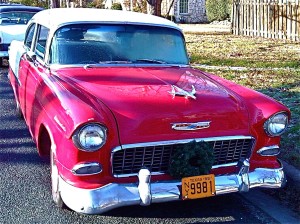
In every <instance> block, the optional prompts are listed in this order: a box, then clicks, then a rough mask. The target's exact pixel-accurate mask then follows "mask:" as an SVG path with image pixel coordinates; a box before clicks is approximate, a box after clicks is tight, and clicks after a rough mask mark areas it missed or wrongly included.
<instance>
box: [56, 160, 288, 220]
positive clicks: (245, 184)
mask: <svg viewBox="0 0 300 224" xmlns="http://www.w3.org/2000/svg"><path fill="white" fill-rule="evenodd" d="M239 166H240V172H239V173H238V174H232V175H224V176H216V177H215V183H216V195H221V194H227V193H232V192H247V191H249V189H250V188H254V187H265V188H280V187H282V186H283V185H284V184H285V182H286V179H285V175H284V172H283V168H282V167H281V168H278V169H266V168H257V169H255V170H254V171H252V172H249V163H248V161H247V160H245V161H244V162H242V163H241V164H240V165H239ZM138 177H139V183H129V184H117V183H111V184H108V185H105V186H103V187H101V188H97V189H81V188H76V187H74V186H72V185H70V184H68V183H66V182H65V181H64V180H63V179H62V178H60V179H59V181H60V182H59V188H60V193H61V197H62V199H63V201H64V203H65V204H66V205H67V206H68V207H69V208H70V209H72V210H74V211H76V212H79V213H85V214H101V213H103V212H106V211H109V210H111V209H114V208H117V207H121V206H129V205H149V204H151V203H160V202H168V201H175V200H181V192H180V186H181V181H159V182H153V183H152V182H151V181H150V177H151V173H150V171H149V170H148V169H141V170H140V172H139V174H138Z"/></svg>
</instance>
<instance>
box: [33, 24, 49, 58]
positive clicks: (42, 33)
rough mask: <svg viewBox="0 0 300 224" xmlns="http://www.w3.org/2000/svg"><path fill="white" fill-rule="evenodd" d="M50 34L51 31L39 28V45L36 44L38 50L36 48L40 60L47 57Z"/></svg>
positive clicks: (42, 27)
mask: <svg viewBox="0 0 300 224" xmlns="http://www.w3.org/2000/svg"><path fill="white" fill-rule="evenodd" d="M48 34H49V29H48V28H46V27H44V26H40V27H39V32H38V37H37V43H36V48H35V51H34V52H35V53H36V55H37V56H39V57H40V58H42V59H44V56H45V48H46V42H47V38H48Z"/></svg>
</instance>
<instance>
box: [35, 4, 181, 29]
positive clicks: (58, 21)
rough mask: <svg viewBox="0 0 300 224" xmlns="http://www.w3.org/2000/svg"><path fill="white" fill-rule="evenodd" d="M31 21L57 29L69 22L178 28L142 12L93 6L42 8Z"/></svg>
mask: <svg viewBox="0 0 300 224" xmlns="http://www.w3.org/2000/svg"><path fill="white" fill-rule="evenodd" d="M32 22H36V23H39V24H41V25H43V26H45V27H48V28H49V29H51V30H52V29H57V28H58V27H61V26H63V25H66V24H70V23H82V22H87V23H90V22H99V23H109V24H120V23H121V24H122V23H123V24H145V25H156V26H166V27H172V28H175V29H179V30H180V28H179V27H178V26H177V25H176V24H175V23H173V22H171V21H169V20H167V19H164V18H161V17H157V16H153V15H148V14H143V13H136V12H129V11H121V10H108V9H95V8H55V9H48V10H43V11H41V12H39V13H37V14H35V15H34V17H33V18H32Z"/></svg>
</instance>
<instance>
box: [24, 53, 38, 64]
mask: <svg viewBox="0 0 300 224" xmlns="http://www.w3.org/2000/svg"><path fill="white" fill-rule="evenodd" d="M26 59H27V60H28V61H30V62H35V61H36V54H35V53H34V52H33V51H28V52H27V53H26Z"/></svg>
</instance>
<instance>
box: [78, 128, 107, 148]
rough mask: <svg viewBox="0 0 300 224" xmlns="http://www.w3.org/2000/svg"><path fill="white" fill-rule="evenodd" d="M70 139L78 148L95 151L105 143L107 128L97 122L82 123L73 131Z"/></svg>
mask: <svg viewBox="0 0 300 224" xmlns="http://www.w3.org/2000/svg"><path fill="white" fill-rule="evenodd" d="M72 140H73V143H74V145H75V146H76V147H77V148H78V149H80V150H82V151H85V152H95V151H97V150H99V149H100V148H102V147H103V145H104V144H105V143H106V140H107V128H106V127H105V126H103V125H101V124H98V123H89V124H86V125H83V126H81V127H79V128H78V129H77V130H76V131H75V132H74V134H73V136H72Z"/></svg>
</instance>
